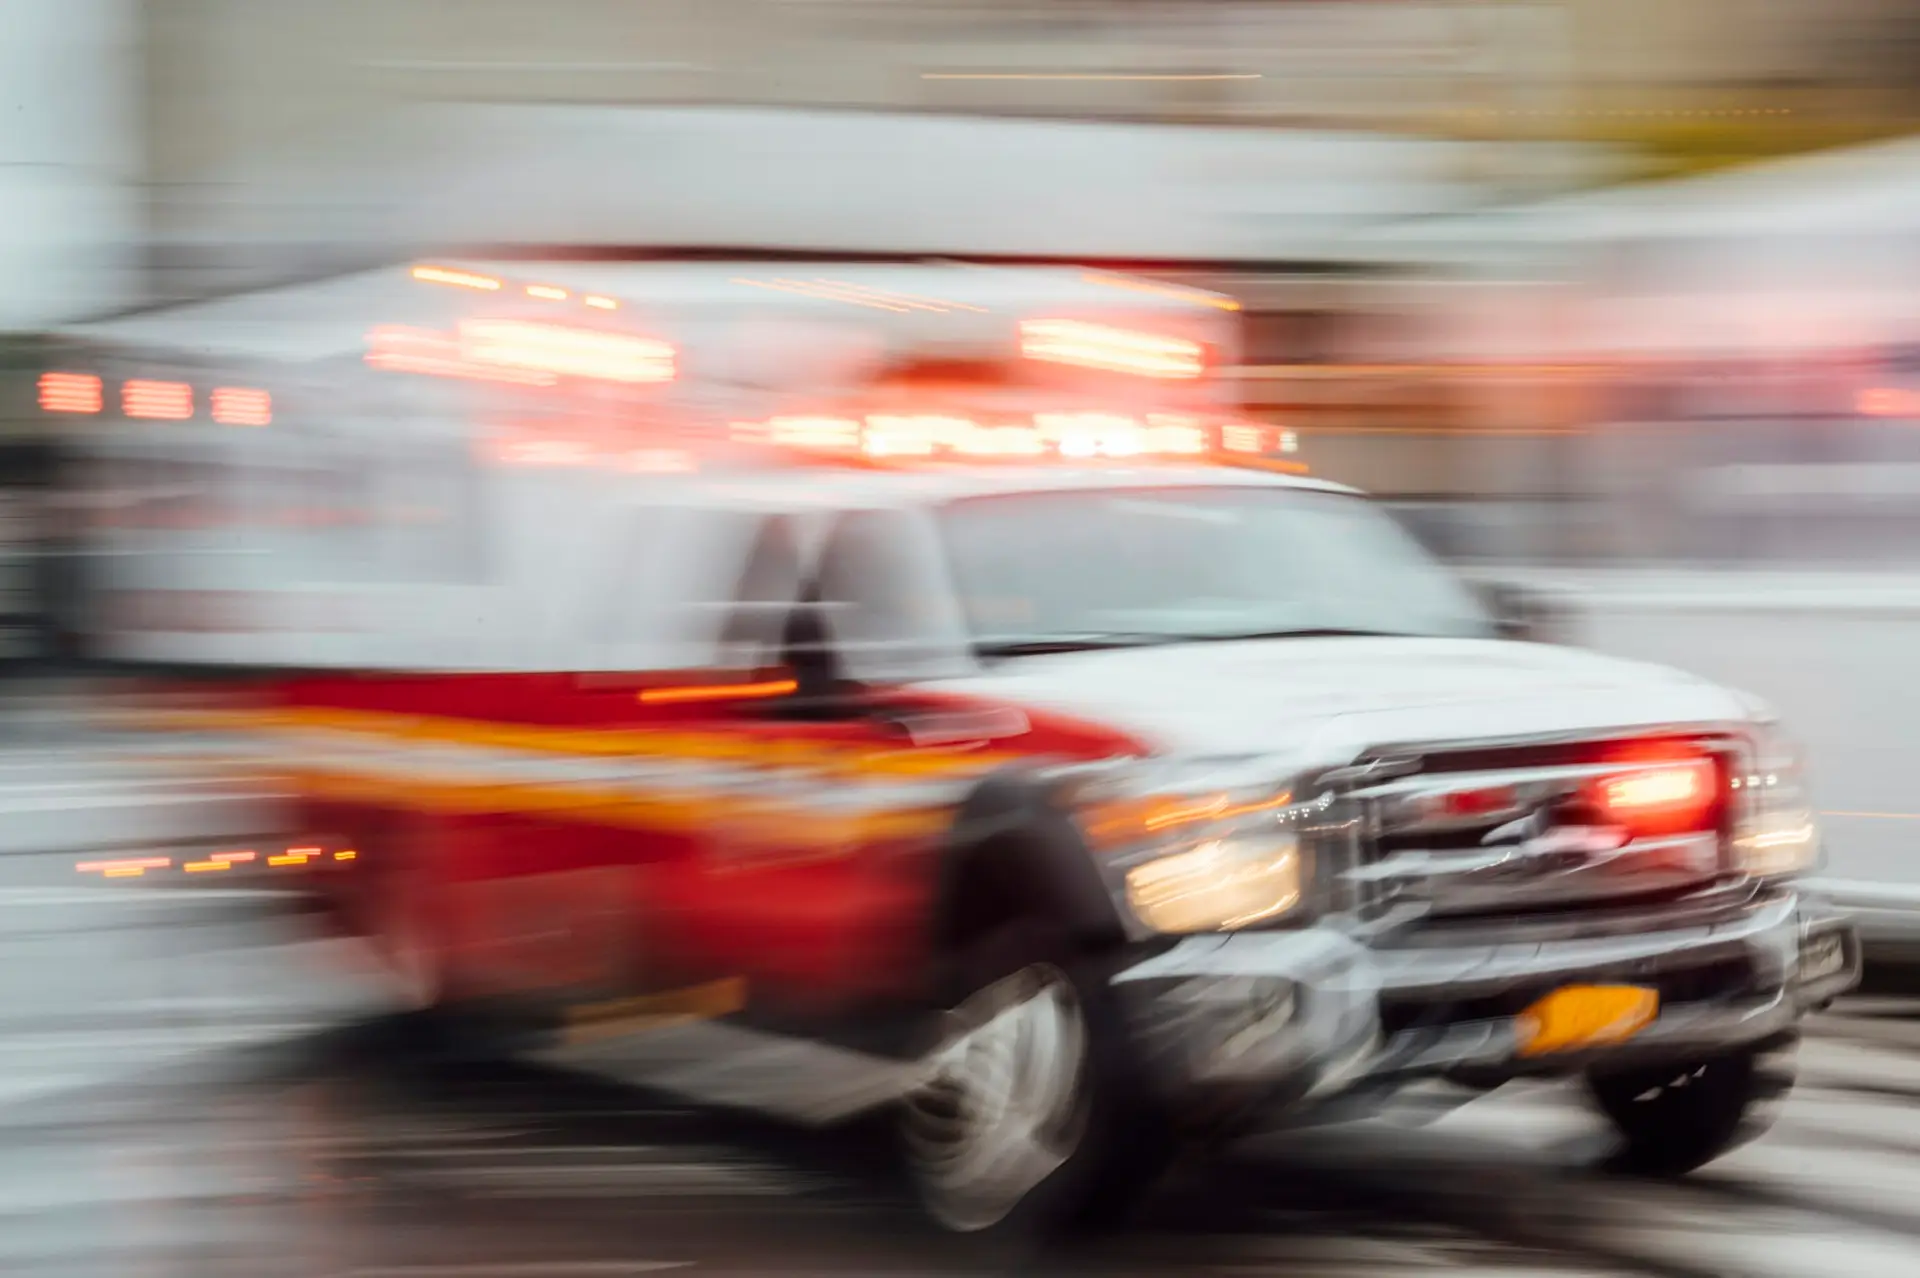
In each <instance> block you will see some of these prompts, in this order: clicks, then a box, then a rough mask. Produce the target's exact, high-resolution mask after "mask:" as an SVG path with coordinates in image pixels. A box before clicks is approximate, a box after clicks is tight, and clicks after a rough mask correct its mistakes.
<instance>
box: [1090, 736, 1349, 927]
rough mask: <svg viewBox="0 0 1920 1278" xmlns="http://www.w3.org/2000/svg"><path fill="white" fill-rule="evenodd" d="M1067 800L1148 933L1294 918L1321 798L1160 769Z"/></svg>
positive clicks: (1307, 880)
mask: <svg viewBox="0 0 1920 1278" xmlns="http://www.w3.org/2000/svg"><path fill="white" fill-rule="evenodd" d="M1209 781H1210V782H1211V783H1212V784H1206V782H1209ZM1076 806H1077V808H1078V816H1079V819H1080V825H1081V829H1082V830H1083V831H1084V832H1085V834H1086V835H1087V839H1088V842H1089V843H1090V844H1092V845H1093V847H1094V850H1095V855H1097V856H1099V857H1100V858H1101V862H1102V868H1103V869H1104V870H1105V871H1106V873H1107V875H1108V878H1109V881H1110V882H1111V883H1112V884H1113V886H1114V890H1115V894H1116V895H1117V896H1119V897H1120V898H1121V899H1122V900H1123V901H1124V902H1125V904H1126V907H1127V911H1128V912H1129V913H1130V914H1131V915H1132V916H1133V917H1134V918H1135V919H1136V920H1138V921H1139V923H1140V924H1141V925H1142V926H1144V927H1146V928H1148V929H1151V930H1152V931H1155V932H1170V933H1184V932H1228V931H1234V930H1236V929H1239V928H1244V927H1252V926H1255V925H1257V924H1262V923H1268V922H1273V921H1275V920H1278V919H1282V918H1286V917H1288V916H1290V915H1294V914H1297V913H1299V912H1300V911H1301V910H1302V908H1303V906H1304V904H1305V902H1306V901H1307V899H1308V895H1309V889H1310V887H1311V884H1312V868H1313V867H1312V857H1311V854H1310V850H1309V847H1308V843H1309V839H1308V838H1307V834H1308V827H1309V826H1310V825H1311V820H1310V818H1311V817H1313V816H1314V815H1316V814H1318V813H1321V812H1324V811H1325V804H1324V803H1320V802H1316V803H1300V802H1296V801H1295V799H1294V796H1293V794H1292V793H1291V792H1290V791H1289V790H1287V789H1286V788H1284V787H1276V786H1274V785H1272V784H1271V783H1267V784H1261V783H1259V782H1257V781H1252V782H1246V781H1242V782H1238V783H1236V782H1235V781H1234V779H1232V778H1230V777H1228V776H1226V775H1224V774H1220V775H1214V776H1211V777H1204V778H1187V777H1177V776H1173V775H1170V774H1168V773H1162V774H1160V775H1158V776H1155V777H1151V778H1149V777H1147V776H1144V775H1132V776H1129V777H1126V778H1124V779H1120V780H1117V781H1116V780H1115V779H1113V778H1108V779H1106V780H1104V781H1103V782H1101V783H1099V784H1098V785H1096V786H1095V787H1093V788H1091V789H1090V790H1088V791H1086V792H1084V793H1083V795H1082V796H1081V798H1080V799H1079V801H1078V802H1077V803H1076Z"/></svg>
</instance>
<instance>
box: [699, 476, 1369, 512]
mask: <svg viewBox="0 0 1920 1278" xmlns="http://www.w3.org/2000/svg"><path fill="white" fill-rule="evenodd" d="M1194 487H1210V488H1280V489H1298V490H1305V491H1314V492H1333V493H1348V494H1355V495H1357V494H1358V490H1356V489H1353V488H1349V487H1347V486H1346V485H1344V484H1336V483H1333V482H1332V481H1330V480H1324V479H1317V478H1310V477H1307V476H1304V475H1286V474H1277V473H1274V472H1270V471H1264V470H1252V469H1248V468H1245V467H1239V466H1224V465H1223V466H1193V465H1175V466H1167V465H1148V466H1138V467H1105V466H1064V467H1063V466H971V467H937V468H928V469H925V470H911V471H907V470H885V471H873V470H863V469H851V468H850V469H846V470H840V469H829V470H816V469H806V470H802V471H798V472H795V471H791V470H780V471H771V472H753V473H749V474H741V475H724V476H715V477H713V478H711V479H710V480H707V481H705V482H703V483H702V484H701V485H700V488H701V489H702V491H703V493H704V494H705V495H706V496H707V497H710V498H711V499H713V500H715V502H716V504H734V503H738V504H741V505H746V506H754V507H766V508H779V509H792V510H799V509H809V508H811V509H816V510H822V511H833V510H850V509H876V508H881V509H904V508H910V507H917V506H937V505H942V504H944V503H947V502H951V501H959V500H962V499H964V498H968V497H992V496H1004V495H1010V494H1016V493H1046V492H1062V491H1076V490H1084V491H1094V490H1100V489H1116V488H1120V489H1150V488H1194Z"/></svg>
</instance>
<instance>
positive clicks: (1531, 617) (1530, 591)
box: [1474, 581, 1575, 643]
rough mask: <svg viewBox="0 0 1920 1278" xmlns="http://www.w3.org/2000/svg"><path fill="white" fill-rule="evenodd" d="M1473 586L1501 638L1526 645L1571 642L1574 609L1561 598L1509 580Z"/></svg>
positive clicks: (1479, 583) (1477, 583)
mask: <svg viewBox="0 0 1920 1278" xmlns="http://www.w3.org/2000/svg"><path fill="white" fill-rule="evenodd" d="M1474 585H1475V590H1476V591H1477V592H1478V594H1479V596H1480V600H1481V602H1482V603H1483V604H1484V605H1485V606H1486V609H1487V611H1488V612H1489V613H1490V614H1492V616H1493V624H1494V626H1495V628H1496V629H1497V630H1498V632H1499V634H1500V637H1501V638H1503V639H1518V640H1521V641H1523V642H1526V643H1572V642H1573V641H1574V629H1575V627H1574V618H1573V608H1572V606H1571V605H1570V604H1569V603H1568V602H1567V601H1566V600H1565V599H1564V598H1561V597H1559V596H1557V595H1554V594H1552V593H1549V592H1547V591H1543V590H1537V589H1534V588H1533V587H1531V586H1522V585H1518V584H1516V583H1514V582H1511V581H1480V582H1476V583H1474Z"/></svg>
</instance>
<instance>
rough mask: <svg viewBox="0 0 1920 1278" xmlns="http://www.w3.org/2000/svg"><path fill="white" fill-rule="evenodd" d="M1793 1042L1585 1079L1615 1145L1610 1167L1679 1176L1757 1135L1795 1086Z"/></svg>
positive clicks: (1773, 1116) (1650, 1174)
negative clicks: (1616, 1137)
mask: <svg viewBox="0 0 1920 1278" xmlns="http://www.w3.org/2000/svg"><path fill="white" fill-rule="evenodd" d="M1796 1047H1797V1043H1796V1042H1795V1041H1794V1040H1791V1039H1788V1040H1783V1041H1781V1042H1778V1043H1774V1044H1767V1045H1763V1046H1760V1047H1752V1048H1745V1049H1742V1050H1739V1051H1734V1052H1729V1053H1726V1054H1723V1055H1719V1056H1711V1057H1707V1058H1704V1059H1702V1060H1699V1061H1692V1062H1686V1063H1682V1064H1677V1065H1664V1066H1656V1067H1647V1068H1641V1069H1632V1070H1624V1071H1621V1072H1618V1073H1604V1074H1598V1073H1596V1074H1590V1075H1589V1076H1588V1078H1587V1087H1588V1091H1589V1092H1590V1094H1591V1095H1592V1096H1593V1099H1594V1103H1595V1104H1596V1105H1597V1106H1598V1107H1599V1109H1600V1112H1601V1113H1602V1114H1604V1115H1605V1116H1606V1118H1607V1120H1608V1121H1609V1122H1611V1123H1612V1124H1613V1128H1614V1131H1615V1132H1616V1133H1618V1135H1619V1137H1620V1141H1621V1147H1620V1149H1619V1150H1618V1151H1617V1152H1616V1154H1615V1155H1614V1158H1613V1160H1612V1165H1613V1167H1615V1168H1616V1169H1617V1170H1620V1171H1624V1172H1628V1173H1631V1174H1635V1175H1648V1176H1684V1175H1686V1174H1687V1173H1688V1172H1691V1171H1694V1170H1696V1169H1697V1168H1700V1167H1704V1166H1706V1165H1707V1164H1708V1163H1710V1162H1712V1161H1714V1160H1715V1159H1716V1158H1719V1157H1720V1156H1721V1155H1723V1154H1725V1153H1727V1152H1729V1151H1731V1150H1734V1149H1738V1148H1739V1147H1740V1146H1742V1145H1744V1144H1746V1143H1748V1142H1749V1141H1752V1140H1754V1139H1756V1138H1758V1137H1759V1136H1761V1135H1763V1134H1764V1133H1765V1132H1766V1131H1767V1129H1768V1128H1770V1127H1771V1126H1773V1122H1774V1119H1775V1118H1776V1117H1778V1114H1779V1109H1780V1104H1781V1102H1782V1101H1783V1100H1784V1099H1785V1098H1786V1095H1787V1093H1788V1092H1790V1091H1791V1090H1792V1089H1793V1083H1794V1077H1795V1049H1796Z"/></svg>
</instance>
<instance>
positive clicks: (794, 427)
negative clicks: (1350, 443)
mask: <svg viewBox="0 0 1920 1278" xmlns="http://www.w3.org/2000/svg"><path fill="white" fill-rule="evenodd" d="M733 435H734V438H735V439H736V440H739V441H741V442H745V443H758V444H770V445H773V446H775V447H777V448H783V449H789V450H793V451H796V452H808V453H819V454H825V455H829V456H847V457H853V456H858V457H862V458H868V459H873V460H877V461H888V462H906V463H909V464H911V463H912V462H915V461H952V462H990V461H1012V462H1035V461H1046V460H1057V461H1065V462H1088V463H1092V462H1103V461H1104V462H1146V461H1181V460H1186V461H1205V460H1207V459H1209V458H1213V457H1216V456H1220V455H1223V454H1228V455H1232V454H1239V455H1244V456H1250V457H1256V456H1264V455H1266V454H1269V453H1271V452H1275V451H1279V450H1280V448H1281V441H1282V436H1283V432H1281V431H1279V430H1278V429H1277V428H1275V427H1272V426H1269V425H1266V424H1265V423H1261V422H1244V423H1243V422H1227V423H1221V422H1217V421H1213V420H1210V419H1208V418H1205V417H1199V416H1193V415H1189V414H1184V413H1145V414H1138V415H1136V414H1127V413H1110V412H1040V413H1034V414H1031V415H1026V416H1014V415H1002V416H999V417H990V418H989V417H975V416H967V415H960V414H954V413H921V414H911V413H885V414H880V413H876V414H868V415H865V416H849V415H840V414H834V413H824V414H822V413H815V414H793V415H785V416H777V417H772V418H769V419H767V420H765V421H756V422H735V423H733Z"/></svg>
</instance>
